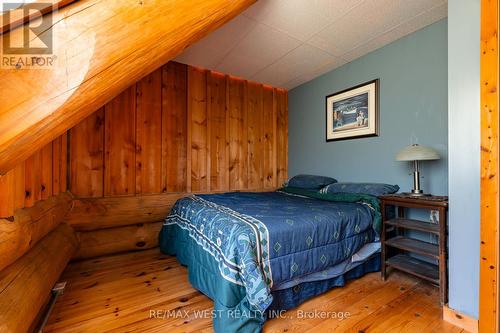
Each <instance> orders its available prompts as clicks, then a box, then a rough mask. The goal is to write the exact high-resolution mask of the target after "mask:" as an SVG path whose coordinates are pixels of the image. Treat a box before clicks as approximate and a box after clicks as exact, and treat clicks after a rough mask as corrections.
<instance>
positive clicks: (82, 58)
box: [0, 0, 255, 174]
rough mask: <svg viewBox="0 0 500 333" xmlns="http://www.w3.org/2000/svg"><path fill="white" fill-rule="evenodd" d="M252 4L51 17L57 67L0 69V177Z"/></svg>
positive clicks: (178, 1) (203, 3)
mask: <svg viewBox="0 0 500 333" xmlns="http://www.w3.org/2000/svg"><path fill="white" fill-rule="evenodd" d="M254 2H255V0H142V1H138V0H121V1H115V0H81V1H77V2H75V3H73V4H71V5H69V6H67V7H64V8H63V9H61V10H60V11H58V12H55V13H52V14H48V15H51V16H52V22H53V23H52V25H51V27H50V29H48V30H46V31H45V32H43V33H42V34H41V35H43V34H49V33H51V34H52V38H53V44H54V49H53V54H54V55H55V56H56V61H55V63H54V65H53V66H52V67H51V68H48V69H25V68H22V67H21V68H17V69H4V68H0V72H1V75H0V174H5V173H6V172H7V171H9V170H10V169H12V168H13V167H15V166H16V165H17V164H19V162H22V161H23V160H25V159H26V158H27V157H29V156H30V155H31V154H33V152H34V151H36V150H38V149H40V148H41V147H42V146H44V145H45V144H48V143H49V142H50V141H52V140H54V139H55V138H56V137H58V136H59V135H61V134H62V133H64V132H65V131H66V130H68V129H69V128H71V127H73V126H75V125H76V124H78V123H79V122H80V121H81V120H83V119H84V118H85V117H86V116H88V115H90V114H91V113H92V112H94V111H96V110H98V109H99V108H100V107H102V106H103V105H104V104H106V103H107V102H109V101H110V100H111V99H112V98H113V97H115V96H116V95H118V94H119V93H120V92H121V91H123V90H124V89H125V88H127V87H128V86H129V85H130V84H131V83H133V82H135V81H138V80H139V79H141V78H142V77H144V76H145V75H147V74H149V73H150V72H152V71H153V70H155V69H156V68H158V67H160V66H161V65H163V64H165V63H166V62H167V61H168V60H169V59H171V58H173V57H175V56H176V55H177V54H179V53H180V52H182V51H183V50H184V49H185V48H186V47H187V46H189V45H191V44H192V43H194V42H195V41H197V40H199V39H200V38H202V37H204V36H205V35H207V34H208V33H209V32H211V31H212V30H214V29H216V28H218V27H219V26H221V25H223V24H224V23H226V22H227V21H229V20H230V19H232V18H233V17H235V16H236V15H238V14H239V13H240V12H242V11H243V10H244V9H246V8H247V7H248V6H250V5H251V4H252V3H254ZM22 35H23V34H22V29H21V28H17V29H14V30H12V31H10V32H8V33H6V34H4V35H2V36H0V43H2V42H3V40H4V39H5V38H10V39H11V41H14V42H15V41H16V40H20V39H21V38H22Z"/></svg>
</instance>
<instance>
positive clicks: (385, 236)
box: [379, 194, 448, 305]
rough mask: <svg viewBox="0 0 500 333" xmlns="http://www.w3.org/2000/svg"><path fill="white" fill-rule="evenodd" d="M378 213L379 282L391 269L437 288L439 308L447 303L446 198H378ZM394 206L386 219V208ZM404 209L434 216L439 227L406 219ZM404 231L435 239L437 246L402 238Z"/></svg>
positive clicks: (403, 196) (404, 196)
mask: <svg viewBox="0 0 500 333" xmlns="http://www.w3.org/2000/svg"><path fill="white" fill-rule="evenodd" d="M379 199H380V202H381V207H380V208H381V210H382V234H381V237H380V238H381V242H382V279H384V280H385V279H386V277H387V272H386V269H387V267H392V268H393V269H397V270H400V271H404V272H406V273H409V274H413V275H416V276H418V277H420V278H422V279H425V280H427V281H430V282H432V283H434V284H436V285H438V286H439V288H440V300H441V304H442V305H443V304H445V303H446V302H447V301H448V272H447V271H448V269H447V260H448V250H447V223H446V217H447V210H448V197H438V196H422V197H412V196H409V195H404V194H393V195H383V196H380V197H379ZM387 206H394V207H395V209H396V211H395V212H396V217H395V218H390V219H389V218H388V216H387V212H386V208H387ZM408 208H418V209H428V210H429V213H430V211H431V210H435V211H437V212H438V216H439V223H438V224H434V223H429V222H425V221H419V220H411V219H408V218H406V216H407V214H406V210H407V209H408ZM404 230H418V231H420V232H425V233H429V234H433V235H436V236H437V237H438V244H437V245H436V244H432V243H428V242H424V241H421V240H418V239H414V238H411V237H409V236H408V235H405V233H404ZM409 253H414V254H419V255H421V256H424V257H427V258H430V259H433V260H437V262H438V264H437V265H435V264H431V263H428V262H426V261H423V260H420V259H417V258H415V257H412V256H409V255H408V254H409Z"/></svg>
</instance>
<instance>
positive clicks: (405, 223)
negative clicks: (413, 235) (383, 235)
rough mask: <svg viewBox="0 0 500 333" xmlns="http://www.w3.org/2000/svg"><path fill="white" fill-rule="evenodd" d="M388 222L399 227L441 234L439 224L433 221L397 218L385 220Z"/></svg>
mask: <svg viewBox="0 0 500 333" xmlns="http://www.w3.org/2000/svg"><path fill="white" fill-rule="evenodd" d="M385 223H386V224H388V225H392V226H395V227H399V228H404V229H409V230H418V231H423V232H429V233H431V234H434V235H438V236H439V225H437V224H432V223H422V221H418V220H410V219H401V218H395V219H391V220H387V221H385Z"/></svg>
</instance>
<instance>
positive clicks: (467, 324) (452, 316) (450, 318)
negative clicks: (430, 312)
mask: <svg viewBox="0 0 500 333" xmlns="http://www.w3.org/2000/svg"><path fill="white" fill-rule="evenodd" d="M443 320H444V321H446V322H448V323H450V324H453V325H455V326H457V327H460V328H461V329H464V330H466V331H467V332H470V333H478V332H479V323H478V320H477V319H476V318H473V317H471V316H468V315H465V314H463V313H460V312H458V311H455V310H453V309H452V308H450V307H449V306H448V305H445V306H443Z"/></svg>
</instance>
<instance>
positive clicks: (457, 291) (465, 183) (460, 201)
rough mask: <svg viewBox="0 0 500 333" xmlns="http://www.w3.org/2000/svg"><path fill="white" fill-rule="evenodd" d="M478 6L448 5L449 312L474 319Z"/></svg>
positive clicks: (467, 1)
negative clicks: (452, 310) (455, 312)
mask: <svg viewBox="0 0 500 333" xmlns="http://www.w3.org/2000/svg"><path fill="white" fill-rule="evenodd" d="M480 8H481V6H480V0H450V1H449V2H448V26H449V29H448V52H449V56H448V94H449V95H448V105H449V109H448V110H449V111H448V114H449V119H448V127H449V136H448V140H449V148H448V149H449V161H450V168H449V182H450V185H449V192H450V198H449V199H450V211H449V218H450V224H449V239H450V243H449V251H450V259H449V270H450V300H449V304H450V307H451V308H453V309H456V310H459V311H462V312H464V313H466V314H468V315H472V316H474V317H476V318H477V316H478V294H479V293H478V290H479V190H480V183H479V182H480V180H479V177H480V164H479V161H480V150H479V146H480V115H479V108H480V104H479V103H480V98H479V80H480V79H479V54H480V51H479V47H480Z"/></svg>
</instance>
